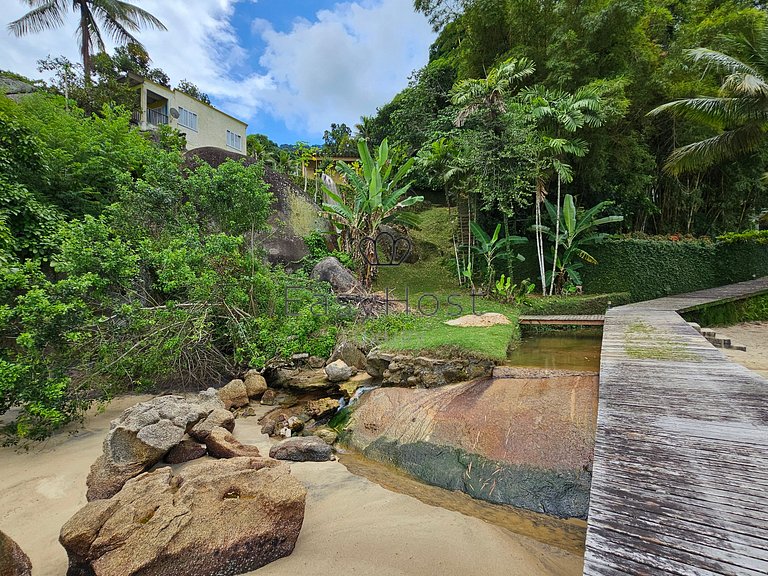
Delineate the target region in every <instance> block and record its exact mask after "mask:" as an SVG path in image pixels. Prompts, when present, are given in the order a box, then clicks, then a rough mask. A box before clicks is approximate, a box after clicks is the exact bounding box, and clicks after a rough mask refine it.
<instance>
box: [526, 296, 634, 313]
mask: <svg viewBox="0 0 768 576" xmlns="http://www.w3.org/2000/svg"><path fill="white" fill-rule="evenodd" d="M631 301H632V300H631V295H630V293H629V292H614V293H612V294H596V295H588V296H547V297H546V298H538V297H534V298H530V297H529V298H527V299H526V301H525V303H524V305H523V306H522V307H521V310H520V313H521V314H529V315H534V316H545V315H550V314H551V315H558V314H563V315H567V314H574V315H590V314H605V311H606V310H608V309H609V308H615V307H617V306H624V305H625V304H629V303H630V302H631Z"/></svg>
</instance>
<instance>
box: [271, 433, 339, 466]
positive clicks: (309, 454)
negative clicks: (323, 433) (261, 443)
mask: <svg viewBox="0 0 768 576" xmlns="http://www.w3.org/2000/svg"><path fill="white" fill-rule="evenodd" d="M269 457H270V458H276V459H277V460H291V461H293V462H325V461H327V460H330V459H332V458H333V450H331V447H330V446H329V445H328V443H327V442H326V441H325V440H323V439H322V438H318V437H317V436H304V437H299V438H288V439H287V440H283V441H282V442H280V444H276V445H274V446H272V448H271V449H270V450H269Z"/></svg>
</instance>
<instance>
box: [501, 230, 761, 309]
mask: <svg viewBox="0 0 768 576" xmlns="http://www.w3.org/2000/svg"><path fill="white" fill-rule="evenodd" d="M529 244H530V243H529ZM522 252H523V253H524V256H525V257H526V260H525V262H521V263H520V264H517V265H515V266H514V277H515V279H516V280H518V279H523V278H531V280H538V271H537V261H536V254H535V248H534V247H532V246H524V250H523V251H522ZM589 252H590V254H592V255H593V256H594V257H595V258H596V259H597V261H598V264H597V265H595V266H590V265H587V266H585V267H584V268H582V270H581V272H582V277H583V279H584V292H586V293H589V294H609V293H616V292H629V293H630V294H631V300H632V301H633V302H638V301H642V300H651V299H653V298H660V297H662V296H668V295H670V294H682V293H685V292H693V291H695V290H703V289H705V288H713V287H715V286H722V285H724V284H732V283H734V282H743V281H744V280H751V279H753V278H759V277H761V276H768V244H766V243H765V237H764V235H763V233H753V232H747V233H743V234H728V235H726V236H723V237H721V238H719V239H718V240H717V241H711V240H679V241H672V240H657V239H638V238H612V239H610V240H606V241H605V242H602V243H601V244H597V245H595V246H592V247H590V250H589Z"/></svg>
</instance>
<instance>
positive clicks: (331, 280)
mask: <svg viewBox="0 0 768 576" xmlns="http://www.w3.org/2000/svg"><path fill="white" fill-rule="evenodd" d="M310 277H311V278H312V279H313V280H320V281H321V282H328V284H330V285H331V288H332V289H333V291H334V292H335V293H336V294H356V295H361V294H364V293H365V290H364V289H363V287H362V285H361V284H360V282H358V281H357V278H355V275H354V274H352V272H350V271H349V269H348V268H346V267H345V266H344V265H343V264H342V263H341V262H339V261H338V259H337V258H335V257H334V256H328V257H327V258H323V259H322V260H320V262H318V263H317V264H315V267H314V268H313V269H312V273H311V274H310Z"/></svg>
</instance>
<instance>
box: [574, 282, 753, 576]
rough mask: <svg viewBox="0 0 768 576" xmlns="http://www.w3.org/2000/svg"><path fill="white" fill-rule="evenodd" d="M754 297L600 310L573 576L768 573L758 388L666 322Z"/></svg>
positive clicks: (735, 288) (688, 297) (740, 293)
mask: <svg viewBox="0 0 768 576" xmlns="http://www.w3.org/2000/svg"><path fill="white" fill-rule="evenodd" d="M756 294H768V277H766V278H760V279H758V280H753V281H749V282H742V283H739V284H734V285H731V286H724V287H720V288H715V289H712V290H703V291H699V292H694V293H691V294H680V295H676V296H670V297H666V298H659V299H657V300H653V301H649V302H641V303H637V304H632V305H629V306H622V307H620V308H614V309H612V310H609V311H608V312H607V313H606V315H605V319H604V329H603V346H602V355H601V368H600V399H599V407H598V429H597V440H596V443H595V460H594V467H593V474H592V490H591V494H590V511H589V521H588V530H587V544H586V554H585V562H584V574H589V575H606V576H607V575H610V576H617V575H630V574H631V575H639V574H643V575H646V574H678V575H680V576H688V575H690V576H693V575H696V576H699V575H712V576H715V575H737V574H738V575H747V576H749V575H757V574H762V575H764V574H768V381H766V380H765V379H763V378H761V377H760V376H758V375H757V374H754V373H753V372H750V371H749V370H747V369H746V368H743V367H741V366H737V365H734V364H732V363H730V362H729V361H728V360H727V359H726V358H725V357H724V356H723V355H722V353H721V352H720V351H719V350H717V349H716V348H714V347H713V346H712V345H711V344H710V343H709V342H707V341H706V339H704V338H703V337H702V336H701V335H700V334H699V333H698V332H697V331H696V330H694V329H693V328H692V327H691V326H690V325H689V324H688V323H687V322H685V321H684V320H683V319H682V318H681V317H680V316H679V314H677V312H678V311H686V310H691V309H695V308H698V307H702V306H709V305H713V304H715V303H718V302H724V301H733V300H737V299H740V298H746V297H749V296H752V295H756Z"/></svg>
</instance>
